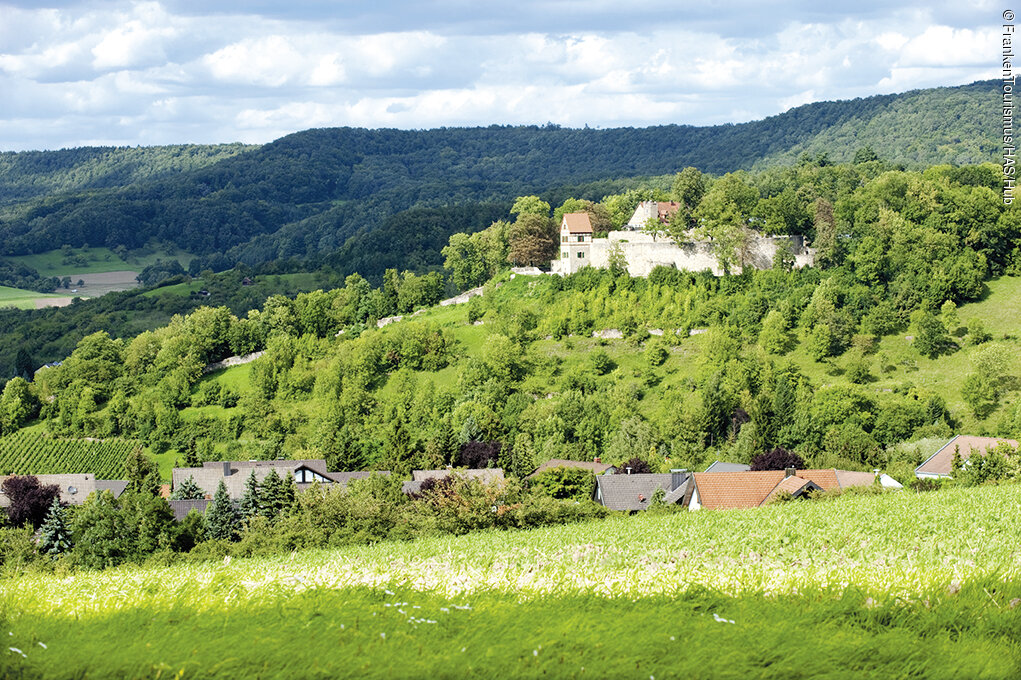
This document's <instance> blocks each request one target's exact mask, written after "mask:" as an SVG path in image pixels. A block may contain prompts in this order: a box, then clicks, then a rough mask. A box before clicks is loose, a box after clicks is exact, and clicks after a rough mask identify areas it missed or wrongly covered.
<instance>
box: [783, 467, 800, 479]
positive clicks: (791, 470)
mask: <svg viewBox="0 0 1021 680" xmlns="http://www.w3.org/2000/svg"><path fill="white" fill-rule="evenodd" d="M796 474H798V471H797V470H796V469H794V468H792V467H789V468H787V469H786V470H784V471H783V477H784V479H787V478H788V477H793V476H794V475H796Z"/></svg>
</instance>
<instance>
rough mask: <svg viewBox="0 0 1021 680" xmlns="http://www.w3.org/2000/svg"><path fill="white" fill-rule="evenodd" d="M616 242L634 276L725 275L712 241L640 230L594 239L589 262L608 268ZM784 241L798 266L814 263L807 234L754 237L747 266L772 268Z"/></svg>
mask: <svg viewBox="0 0 1021 680" xmlns="http://www.w3.org/2000/svg"><path fill="white" fill-rule="evenodd" d="M614 244H619V245H620V247H621V249H622V250H623V252H624V257H625V258H626V259H627V263H628V267H627V269H628V273H629V274H631V276H642V277H644V276H648V275H649V274H650V273H651V272H652V270H653V269H655V268H656V267H658V266H661V265H662V266H667V267H676V268H677V269H683V270H686V271H703V270H705V269H709V270H710V271H712V272H713V274H715V275H716V276H722V275H723V270H722V269H720V267H719V264H718V263H717V261H716V254H715V252H714V249H713V243H712V242H711V241H689V242H685V243H681V244H676V243H674V242H673V241H671V240H670V239H668V238H666V237H659V238H654V237H653V236H651V235H650V234H647V233H645V232H641V231H611V232H610V233H609V234H608V237H607V238H597V239H593V241H592V249H591V255H590V257H589V260H588V264H589V265H591V266H593V267H600V268H606V267H608V266H609V259H610V248H611V247H612V246H613V245H614ZM781 244H789V246H790V249H791V252H792V253H793V254H794V266H795V267H798V268H800V267H807V266H811V265H812V264H813V263H814V260H815V257H814V255H815V253H814V251H813V250H812V249H811V248H807V247H805V237H804V236H755V237H753V238H752V239H751V241H750V242H749V244H748V247H747V249H746V250H745V253H744V258H745V259H744V262H745V266H751V267H755V268H756V269H769V268H770V267H772V266H773V257H774V256H775V255H776V251H777V248H778V247H779V246H780V245H781ZM551 264H552V271H553V273H561V274H562V273H564V272H563V271H562V269H563V267H562V266H561V263H560V262H559V261H556V260H554V261H553V262H552V263H551ZM740 271H741V268H740V267H735V269H734V272H733V273H735V274H736V273H739V272H740Z"/></svg>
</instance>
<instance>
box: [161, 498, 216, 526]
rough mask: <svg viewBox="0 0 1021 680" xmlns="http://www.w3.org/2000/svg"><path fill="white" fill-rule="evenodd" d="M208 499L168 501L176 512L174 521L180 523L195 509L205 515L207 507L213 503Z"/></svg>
mask: <svg viewBox="0 0 1021 680" xmlns="http://www.w3.org/2000/svg"><path fill="white" fill-rule="evenodd" d="M211 502H212V501H210V500H209V499H208V498H199V499H197V500H181V501H178V500H168V501H167V503H169V504H170V509H171V510H173V511H174V519H175V520H177V521H178V522H180V521H181V520H183V519H184V518H185V517H187V516H188V513H189V512H191V511H192V510H193V509H194V510H198V512H199V514H205V512H206V507H207V506H208V505H209V504H210V503H211Z"/></svg>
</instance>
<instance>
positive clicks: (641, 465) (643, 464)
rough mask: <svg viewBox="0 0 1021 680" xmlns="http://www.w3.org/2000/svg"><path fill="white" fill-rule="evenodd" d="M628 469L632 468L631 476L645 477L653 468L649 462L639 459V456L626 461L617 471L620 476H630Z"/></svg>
mask: <svg viewBox="0 0 1021 680" xmlns="http://www.w3.org/2000/svg"><path fill="white" fill-rule="evenodd" d="M628 468H631V472H630V474H633V475H644V474H649V473H651V472H652V466H651V465H649V461H647V460H643V459H641V458H638V457H637V456H636V457H634V458H631V459H629V460H626V461H624V462H623V463H621V464H620V465H618V466H617V470H618V472H619V473H620V474H628Z"/></svg>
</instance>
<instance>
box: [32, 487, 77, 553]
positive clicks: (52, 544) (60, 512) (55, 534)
mask: <svg viewBox="0 0 1021 680" xmlns="http://www.w3.org/2000/svg"><path fill="white" fill-rule="evenodd" d="M70 549H71V530H70V528H68V526H67V518H66V517H65V516H64V508H63V507H62V506H61V505H60V499H58V498H54V499H53V503H52V504H51V505H50V510H49V512H47V513H46V519H45V520H43V524H42V526H41V527H40V528H39V552H40V553H42V554H44V555H52V556H54V557H56V556H57V555H59V554H61V553H64V552H67V551H68V550H70Z"/></svg>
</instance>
